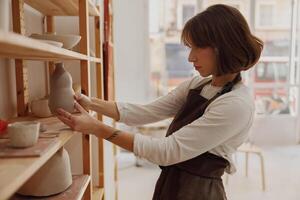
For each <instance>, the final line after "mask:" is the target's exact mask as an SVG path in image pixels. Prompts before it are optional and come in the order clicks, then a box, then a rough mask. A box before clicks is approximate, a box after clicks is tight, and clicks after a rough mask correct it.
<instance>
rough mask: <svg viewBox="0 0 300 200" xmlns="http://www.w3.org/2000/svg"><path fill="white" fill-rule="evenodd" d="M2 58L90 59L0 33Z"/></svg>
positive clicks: (37, 42) (14, 35)
mask: <svg viewBox="0 0 300 200" xmlns="http://www.w3.org/2000/svg"><path fill="white" fill-rule="evenodd" d="M0 57H6V58H22V59H27V60H88V59H89V57H88V56H87V55H84V54H80V53H77V52H74V51H70V50H67V49H64V48H59V47H55V46H53V45H50V44H46V43H43V42H40V41H37V40H34V39H31V38H28V37H25V36H22V35H20V34H15V33H11V32H4V31H0Z"/></svg>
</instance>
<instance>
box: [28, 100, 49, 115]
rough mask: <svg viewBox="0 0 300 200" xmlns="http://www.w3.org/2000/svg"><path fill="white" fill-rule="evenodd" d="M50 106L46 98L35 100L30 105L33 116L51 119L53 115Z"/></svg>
mask: <svg viewBox="0 0 300 200" xmlns="http://www.w3.org/2000/svg"><path fill="white" fill-rule="evenodd" d="M48 104H49V99H48V98H46V97H45V98H42V99H38V100H33V101H32V102H31V103H30V109H31V112H32V114H33V115H34V116H36V117H50V116H51V115H52V114H51V111H50V109H49V106H48Z"/></svg>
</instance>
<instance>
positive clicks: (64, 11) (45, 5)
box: [25, 0, 99, 16]
mask: <svg viewBox="0 0 300 200" xmlns="http://www.w3.org/2000/svg"><path fill="white" fill-rule="evenodd" d="M25 3H26V4H28V5H29V6H31V7H32V8H34V9H36V10H38V11H39V12H41V13H42V14H44V15H46V16H78V15H79V7H78V0H63V1H62V0H25ZM88 6H89V15H91V16H99V11H98V9H97V8H96V6H95V5H94V4H93V2H92V1H90V0H89V1H88Z"/></svg>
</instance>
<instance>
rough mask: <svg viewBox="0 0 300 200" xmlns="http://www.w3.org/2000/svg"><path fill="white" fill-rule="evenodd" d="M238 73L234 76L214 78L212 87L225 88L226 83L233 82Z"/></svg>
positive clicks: (227, 75)
mask: <svg viewBox="0 0 300 200" xmlns="http://www.w3.org/2000/svg"><path fill="white" fill-rule="evenodd" d="M236 76H237V73H234V74H225V75H222V76H214V75H213V77H212V81H211V85H213V86H216V87H223V86H224V85H225V84H226V83H228V82H230V81H233V80H234V79H235V77H236Z"/></svg>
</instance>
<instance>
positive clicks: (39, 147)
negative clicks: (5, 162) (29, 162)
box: [0, 138, 57, 158]
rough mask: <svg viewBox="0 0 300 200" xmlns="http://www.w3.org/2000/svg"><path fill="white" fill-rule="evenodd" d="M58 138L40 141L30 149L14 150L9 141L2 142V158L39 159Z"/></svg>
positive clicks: (0, 146)
mask: <svg viewBox="0 0 300 200" xmlns="http://www.w3.org/2000/svg"><path fill="white" fill-rule="evenodd" d="M55 142H57V139H56V138H53V139H51V138H49V139H38V141H37V143H36V144H35V145H34V146H32V147H28V148H13V147H11V146H10V141H9V140H8V139H1V140H0V158H20V157H38V156H42V155H43V154H44V153H45V152H47V150H48V149H49V148H51V147H52V146H53V145H54V144H55Z"/></svg>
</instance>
